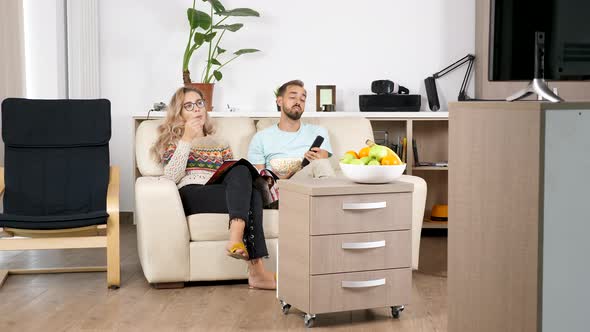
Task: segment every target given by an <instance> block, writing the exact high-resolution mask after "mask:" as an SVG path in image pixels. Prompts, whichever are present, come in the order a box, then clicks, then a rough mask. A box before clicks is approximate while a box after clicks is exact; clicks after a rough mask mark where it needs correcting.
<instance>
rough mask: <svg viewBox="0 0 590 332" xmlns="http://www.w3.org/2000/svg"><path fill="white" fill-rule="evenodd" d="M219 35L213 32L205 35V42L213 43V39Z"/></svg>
mask: <svg viewBox="0 0 590 332" xmlns="http://www.w3.org/2000/svg"><path fill="white" fill-rule="evenodd" d="M216 34H217V32H211V33H208V34H206V35H205V41H206V42H208V43H209V42H211V41H212V40H213V38H215V35H216Z"/></svg>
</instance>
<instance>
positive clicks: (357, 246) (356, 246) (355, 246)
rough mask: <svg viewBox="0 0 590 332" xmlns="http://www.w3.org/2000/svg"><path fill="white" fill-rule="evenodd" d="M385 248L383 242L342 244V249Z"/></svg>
mask: <svg viewBox="0 0 590 332" xmlns="http://www.w3.org/2000/svg"><path fill="white" fill-rule="evenodd" d="M382 247H385V240H381V241H375V242H344V243H342V249H352V250H357V249H373V248H382Z"/></svg>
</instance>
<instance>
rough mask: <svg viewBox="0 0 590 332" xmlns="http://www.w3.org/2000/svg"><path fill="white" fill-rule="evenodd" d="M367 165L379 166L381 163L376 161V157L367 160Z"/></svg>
mask: <svg viewBox="0 0 590 332" xmlns="http://www.w3.org/2000/svg"><path fill="white" fill-rule="evenodd" d="M367 165H371V166H379V165H381V163H380V162H378V161H377V160H376V159H371V161H369V163H368V164H367Z"/></svg>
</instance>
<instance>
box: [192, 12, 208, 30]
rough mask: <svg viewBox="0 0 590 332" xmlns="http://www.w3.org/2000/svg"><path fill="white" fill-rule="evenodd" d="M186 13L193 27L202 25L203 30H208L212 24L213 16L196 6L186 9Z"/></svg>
mask: <svg viewBox="0 0 590 332" xmlns="http://www.w3.org/2000/svg"><path fill="white" fill-rule="evenodd" d="M186 15H187V17H188V22H189V23H190V25H191V29H196V28H198V27H201V28H203V30H207V29H209V27H210V26H211V16H209V14H207V13H204V12H202V11H199V10H196V9H194V8H189V9H187V10H186Z"/></svg>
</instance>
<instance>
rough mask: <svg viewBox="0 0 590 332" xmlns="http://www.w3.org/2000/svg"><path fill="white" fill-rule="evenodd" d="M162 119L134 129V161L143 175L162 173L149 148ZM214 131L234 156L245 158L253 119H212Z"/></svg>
mask: <svg viewBox="0 0 590 332" xmlns="http://www.w3.org/2000/svg"><path fill="white" fill-rule="evenodd" d="M163 122H164V119H158V120H146V121H143V122H141V124H140V125H139V126H138V127H137V130H136V131H135V161H136V165H137V169H138V170H139V172H140V173H141V175H143V176H160V175H162V174H164V167H163V166H162V163H161V162H158V161H157V160H156V159H155V158H153V156H152V154H151V148H152V147H153V146H154V144H155V143H156V140H157V139H158V135H159V133H158V127H159V126H160V125H161V124H162V123H163ZM213 125H214V126H215V133H214V134H213V136H216V137H220V138H222V139H223V140H224V141H227V143H228V144H229V146H230V148H231V149H232V152H233V154H234V157H235V158H246V157H247V155H248V145H249V144H250V141H251V140H252V137H253V136H254V134H255V133H256V128H255V126H254V121H253V120H252V119H249V118H217V119H213Z"/></svg>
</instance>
